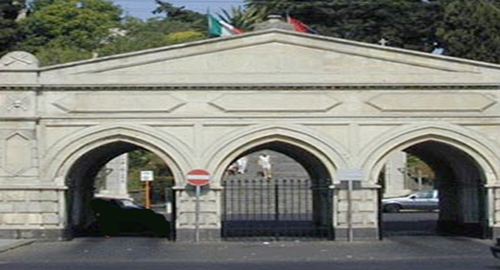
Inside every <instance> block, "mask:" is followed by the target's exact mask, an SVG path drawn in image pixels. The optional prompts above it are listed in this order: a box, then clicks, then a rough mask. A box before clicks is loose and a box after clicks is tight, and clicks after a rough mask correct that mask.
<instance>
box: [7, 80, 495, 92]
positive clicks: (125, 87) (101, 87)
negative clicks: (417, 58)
mask: <svg viewBox="0 0 500 270" xmlns="http://www.w3.org/2000/svg"><path fill="white" fill-rule="evenodd" d="M462 89H464V90H466V89H468V90H470V89H475V90H497V89H500V82H499V84H241V85H239V84H213V85H189V84H179V85H177V84H175V85H29V86H27V85H3V86H2V85H0V91H102V90H107V91H136V90H148V91H203V90H211V91H213V90H224V91H228V90H230V91H239V90H261V91H262V90H291V91H293V90H301V91H307V90H311V91H317V90H346V91H349V90H462Z"/></svg>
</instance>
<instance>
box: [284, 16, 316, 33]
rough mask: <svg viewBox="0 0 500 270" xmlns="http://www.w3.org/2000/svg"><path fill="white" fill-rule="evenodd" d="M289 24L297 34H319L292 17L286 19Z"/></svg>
mask: <svg viewBox="0 0 500 270" xmlns="http://www.w3.org/2000/svg"><path fill="white" fill-rule="evenodd" d="M286 20H287V22H288V23H289V24H291V25H292V26H293V29H295V31H297V32H301V33H310V34H317V33H318V32H316V31H314V30H313V29H312V28H311V27H309V26H308V25H307V24H305V23H303V22H301V21H299V20H297V19H295V18H292V17H291V16H287V18H286Z"/></svg>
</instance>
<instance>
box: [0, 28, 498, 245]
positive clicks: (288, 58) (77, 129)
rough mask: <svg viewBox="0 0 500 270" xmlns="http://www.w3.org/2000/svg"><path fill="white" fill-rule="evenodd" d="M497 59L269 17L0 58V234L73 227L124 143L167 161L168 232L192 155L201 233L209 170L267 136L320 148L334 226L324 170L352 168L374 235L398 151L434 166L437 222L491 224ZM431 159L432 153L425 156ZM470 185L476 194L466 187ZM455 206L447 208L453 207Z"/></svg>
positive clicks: (186, 202)
mask: <svg viewBox="0 0 500 270" xmlns="http://www.w3.org/2000/svg"><path fill="white" fill-rule="evenodd" d="M499 75H500V66H497V65H492V64H488V63H481V62H475V61H469V60H463V59H456V58H450V57H445V56H435V55H431V54H426V53H420V52H412V51H406V50H401V49H395V48H390V47H382V46H377V45H370V44H363V43H358V42H352V41H346V40H341V39H335V38H328V37H322V36H316V35H305V34H299V33H294V32H289V31H284V30H266V31H258V32H253V33H248V34H244V35H240V36H235V37H231V38H222V39H212V40H206V41H201V42H194V43H188V44H181V45H174V46H170V47H165V48H158V49H152V50H146V51H141V52H134V53H128V54H123V55H117V56H111V57H105V58H98V59H93V60H89V61H82V62H75V63H68V64H63V65H58V66H50V67H38V63H37V60H36V58H34V57H33V56H32V55H30V54H27V53H24V52H14V53H11V54H7V55H5V56H4V57H3V58H2V59H1V60H0V122H1V125H0V235H5V236H10V237H23V238H30V237H39V238H43V237H52V238H54V237H59V238H63V237H66V236H67V233H68V231H70V230H71V229H72V228H73V227H74V226H80V225H83V222H84V220H85V215H87V212H88V211H87V210H86V208H85V205H86V203H87V202H88V199H89V197H88V196H89V194H88V190H89V185H91V184H92V183H91V182H92V181H93V180H92V179H93V177H95V173H97V171H98V169H100V168H101V167H102V165H103V164H105V162H107V161H109V160H110V159H111V158H113V157H116V156H118V155H120V154H122V153H126V152H128V151H130V150H133V149H135V148H136V147H142V148H145V149H147V150H149V151H151V152H153V153H155V154H157V155H158V156H159V157H161V158H162V159H163V160H164V161H165V163H166V164H167V165H168V166H169V167H170V169H171V171H172V173H173V175H174V178H175V181H176V187H175V190H176V192H177V196H176V198H177V202H176V207H177V208H176V213H177V218H176V229H177V239H178V240H186V241H189V240H192V239H193V237H192V232H193V230H194V192H193V190H192V189H191V188H190V187H188V186H186V181H185V178H186V173H187V172H189V171H190V170H192V169H196V168H203V169H206V170H208V171H209V172H211V173H212V177H213V182H212V184H211V185H210V188H209V189H207V190H205V191H204V193H203V195H202V209H201V213H202V215H201V224H200V226H201V229H202V239H204V240H206V239H217V238H218V237H219V236H220V228H221V219H220V217H221V211H222V210H221V209H222V207H221V196H222V194H223V192H224V189H223V188H222V186H221V183H220V179H222V176H223V174H224V171H225V168H227V167H228V166H229V165H230V164H231V163H232V162H233V161H234V160H235V159H236V158H237V157H238V156H239V155H241V154H243V153H246V152H248V151H251V150H252V149H255V148H258V147H259V146H261V145H267V144H269V145H272V144H275V143H280V144H285V145H290V146H291V147H295V148H297V149H301V151H302V152H303V153H307V155H310V156H312V157H314V158H315V159H317V160H318V161H319V162H321V164H322V167H324V170H323V171H321V172H318V174H317V177H323V178H328V179H330V180H331V181H332V186H331V188H332V190H333V191H334V192H333V194H334V199H333V200H332V201H333V204H334V205H333V208H334V212H333V216H332V217H331V219H332V220H333V226H334V229H335V231H336V238H337V239H345V231H346V229H347V224H346V220H347V207H346V203H347V202H346V199H347V196H346V191H345V190H342V189H339V188H338V185H337V184H339V179H338V177H337V173H338V171H339V170H341V169H356V170H359V171H362V172H363V173H364V179H363V181H362V184H361V188H360V189H357V190H355V191H354V194H353V201H354V204H353V216H352V217H353V219H352V220H353V227H354V234H355V237H356V238H368V239H378V234H379V228H378V218H379V216H378V211H379V208H378V203H379V200H380V195H379V192H378V191H379V189H380V185H379V175H380V172H381V171H382V170H383V166H384V164H385V162H386V160H387V157H388V156H389V155H390V154H391V153H393V152H395V151H406V152H410V153H413V154H416V155H419V156H422V157H423V158H424V159H426V160H428V161H429V162H431V163H432V162H433V164H435V166H436V167H435V168H434V169H435V170H436V171H437V173H436V174H437V177H438V180H440V181H441V183H442V186H441V188H442V189H443V191H444V192H443V194H449V195H447V196H446V197H444V198H443V208H442V212H443V214H442V218H440V219H441V220H440V221H442V224H443V226H447V224H448V225H449V224H453V223H459V224H463V226H468V225H470V224H475V225H478V226H479V225H481V226H483V227H487V228H488V230H492V231H493V232H494V234H497V233H498V231H499V229H500V196H499V192H500V191H499V188H500V182H499V181H498V178H499V174H500V172H499V168H500V166H499V165H500V155H499V153H500V136H499V135H498V134H500V132H499V131H500V121H499V120H500V119H499V115H500V105H499V104H498V101H499V100H500V94H499V85H500V84H499V82H500V79H499V78H500V76H499ZM439 164H444V165H439ZM478 194H481V195H478ZM458 213H461V214H460V215H459V214H458Z"/></svg>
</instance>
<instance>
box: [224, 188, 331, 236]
mask: <svg viewBox="0 0 500 270" xmlns="http://www.w3.org/2000/svg"><path fill="white" fill-rule="evenodd" d="M223 198H224V201H223V203H224V211H223V216H222V237H223V238H226V239H238V238H239V239H241V238H244V239H249V240H250V239H257V240H260V239H262V238H265V239H269V238H272V239H273V240H275V239H280V240H284V239H297V238H301V239H302V238H310V239H332V238H333V229H332V222H331V217H332V192H331V191H330V189H329V188H328V186H327V185H314V184H313V183H312V181H311V180H302V179H290V180H288V179H272V180H267V179H253V180H241V179H228V180H226V181H225V182H224V196H223Z"/></svg>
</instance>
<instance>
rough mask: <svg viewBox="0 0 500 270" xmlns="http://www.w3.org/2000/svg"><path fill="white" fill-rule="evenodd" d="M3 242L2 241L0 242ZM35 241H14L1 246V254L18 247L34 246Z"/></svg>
mask: <svg viewBox="0 0 500 270" xmlns="http://www.w3.org/2000/svg"><path fill="white" fill-rule="evenodd" d="M0 241H1V240H0ZM33 242H35V240H12V241H11V242H10V243H6V244H0V253H2V252H6V251H9V250H12V249H15V248H18V247H22V246H26V245H29V244H32V243H33Z"/></svg>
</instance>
